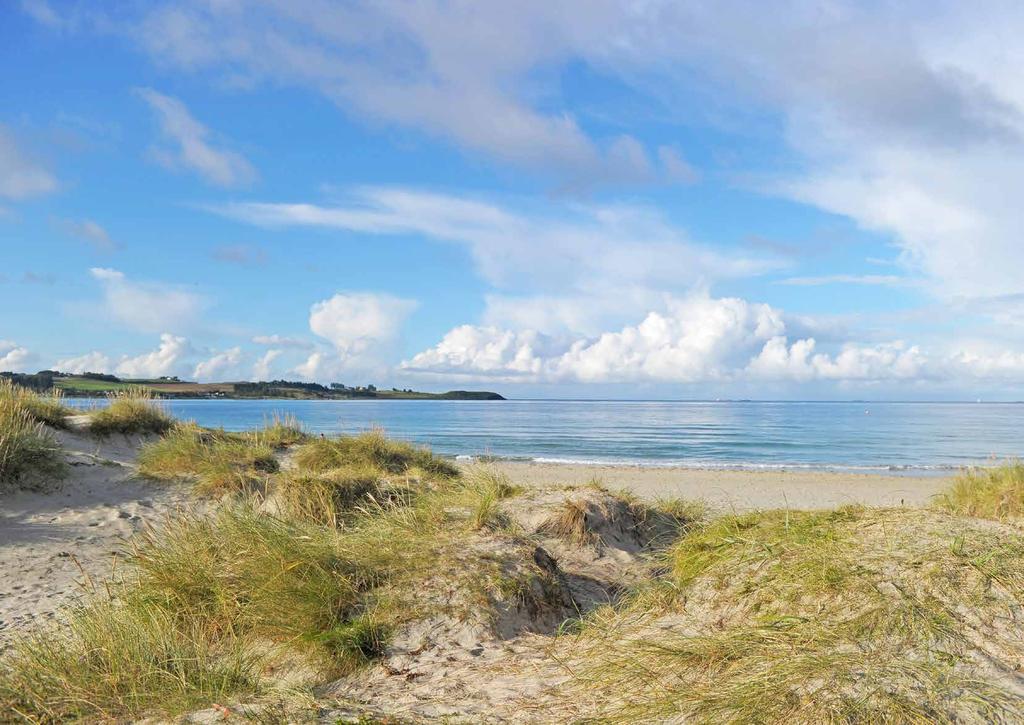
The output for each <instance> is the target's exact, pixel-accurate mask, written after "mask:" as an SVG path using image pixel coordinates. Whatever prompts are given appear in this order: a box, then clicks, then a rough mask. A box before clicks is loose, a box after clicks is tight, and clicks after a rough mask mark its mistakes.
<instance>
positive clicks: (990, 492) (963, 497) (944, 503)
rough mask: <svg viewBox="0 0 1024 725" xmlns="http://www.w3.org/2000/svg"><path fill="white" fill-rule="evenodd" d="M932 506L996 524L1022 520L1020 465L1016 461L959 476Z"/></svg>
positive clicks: (1023, 481) (1022, 476)
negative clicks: (990, 520) (996, 522)
mask: <svg viewBox="0 0 1024 725" xmlns="http://www.w3.org/2000/svg"><path fill="white" fill-rule="evenodd" d="M936 503H937V504H938V505H939V506H940V507H941V508H943V509H945V510H947V511H949V512H951V513H955V514H961V515H963V516H976V517H978V518H984V519H996V520H998V521H1012V520H1017V521H1019V520H1020V519H1021V518H1022V517H1024V464H1022V463H1020V462H1019V461H1015V462H1012V463H1005V464H1003V465H1001V466H996V467H994V468H972V469H968V470H966V471H964V472H962V473H961V474H960V475H959V476H957V477H956V479H955V480H954V481H953V484H952V486H950V488H949V490H947V491H945V492H943V493H941V494H939V496H938V497H937V499H936Z"/></svg>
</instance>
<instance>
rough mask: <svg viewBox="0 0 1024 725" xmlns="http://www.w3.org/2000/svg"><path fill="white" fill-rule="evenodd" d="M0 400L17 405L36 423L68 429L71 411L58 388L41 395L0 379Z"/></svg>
mask: <svg viewBox="0 0 1024 725" xmlns="http://www.w3.org/2000/svg"><path fill="white" fill-rule="evenodd" d="M0 400H10V401H13V402H15V403H17V404H18V405H20V406H21V407H22V408H24V409H25V410H27V411H28V413H29V415H31V416H32V418H33V419H34V420H35V421H36V422H38V423H43V424H44V425H48V426H50V427H51V428H58V429H60V430H63V429H65V428H67V427H68V423H67V417H68V415H70V414H71V411H70V410H68V408H67V406H65V405H64V403H63V400H64V393H63V391H61V390H60V389H59V388H54V389H53V390H51V391H50V392H49V393H46V394H45V395H43V394H40V393H37V392H35V391H33V390H29V389H28V388H24V387H22V386H20V385H15V384H14V383H13V382H12V381H10V380H8V379H6V378H0Z"/></svg>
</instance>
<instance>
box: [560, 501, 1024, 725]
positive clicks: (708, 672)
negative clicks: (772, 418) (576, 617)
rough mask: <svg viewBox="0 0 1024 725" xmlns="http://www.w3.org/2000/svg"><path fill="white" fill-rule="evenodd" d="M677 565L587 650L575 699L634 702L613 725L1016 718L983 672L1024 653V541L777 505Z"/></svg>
mask: <svg viewBox="0 0 1024 725" xmlns="http://www.w3.org/2000/svg"><path fill="white" fill-rule="evenodd" d="M664 565H665V570H666V573H665V575H664V577H663V578H662V579H661V580H660V581H657V582H655V583H653V584H649V585H646V586H643V587H641V588H640V589H639V590H638V591H637V592H635V593H634V594H633V595H632V596H631V597H628V598H626V600H625V601H624V603H623V604H622V605H621V606H620V607H618V608H616V607H605V608H602V609H600V610H598V612H597V613H596V614H594V615H593V616H592V617H590V618H589V620H587V622H586V623H585V625H584V627H583V631H582V633H581V634H579V635H578V639H577V640H576V641H575V643H574V651H575V652H577V653H578V654H579V658H580V659H579V661H578V662H573V663H571V667H572V668H573V669H575V671H576V672H577V678H576V680H575V681H574V684H573V686H572V687H571V688H570V691H571V692H572V693H575V692H576V690H575V689H573V688H584V689H587V690H590V691H593V690H594V689H599V690H600V691H603V692H614V693H623V695H622V696H621V697H618V696H617V697H614V698H609V699H608V700H607V701H605V702H604V703H603V705H602V712H601V718H600V719H601V720H602V721H607V722H633V721H637V720H639V721H661V720H674V719H679V720H682V721H690V720H694V721H698V722H795V723H817V722H855V721H856V722H923V721H942V722H950V721H987V720H1000V719H1004V720H1005V719H1012V717H1014V714H1015V713H1017V714H1019V707H1020V701H1019V699H1018V698H1017V696H1016V695H1015V694H1014V693H1013V691H1012V689H1009V688H1004V687H1003V684H1002V683H1001V682H1000V680H999V679H998V678H991V677H986V676H983V675H982V671H980V670H979V667H978V663H979V662H986V661H988V658H991V657H993V656H996V657H999V658H1002V659H1003V661H1004V662H1009V663H1013V662H1017V661H1019V659H1020V657H1021V656H1022V655H1024V651H1022V649H1021V646H1020V642H1019V636H1018V634H1017V631H1016V630H1017V626H1016V624H1015V623H1013V622H1012V620H1009V619H1007V618H1006V615H1005V613H1006V612H1007V611H1009V610H1012V609H1016V608H1018V607H1019V606H1020V605H1021V604H1022V603H1024V574H1022V573H1021V572H1022V571H1024V539H1022V538H1021V537H1019V536H1013V535H1009V534H1007V533H1006V532H1005V531H996V530H992V529H990V528H985V527H980V526H976V525H971V524H969V522H967V521H966V520H962V521H960V522H958V520H957V519H951V518H950V517H947V516H944V515H942V514H937V513H931V512H927V511H908V510H905V509H892V510H877V509H876V510H871V509H863V508H859V507H844V508H841V509H838V510H835V511H821V512H787V511H768V512H757V513H751V514H744V515H737V516H725V517H722V518H720V519H717V520H712V521H709V522H707V523H705V524H704V525H700V526H697V527H695V528H693V529H692V530H691V531H690V532H689V533H688V534H686V535H684V536H683V537H682V538H681V539H680V540H679V541H678V543H677V544H675V545H674V546H673V547H671V548H670V549H669V550H668V551H667V552H666V554H665V558H664ZM665 623H669V624H668V625H667V626H666V624H665ZM982 643H983V644H982ZM997 653H998V654H997ZM1011 666H1012V665H1011ZM571 696H572V697H575V696H576V695H575V694H573V695H571Z"/></svg>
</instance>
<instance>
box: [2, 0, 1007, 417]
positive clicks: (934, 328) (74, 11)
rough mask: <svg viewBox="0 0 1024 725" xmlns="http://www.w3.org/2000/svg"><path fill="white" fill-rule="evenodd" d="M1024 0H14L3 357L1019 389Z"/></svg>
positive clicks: (483, 380)
mask: <svg viewBox="0 0 1024 725" xmlns="http://www.w3.org/2000/svg"><path fill="white" fill-rule="evenodd" d="M1021 29H1024V13H1022V11H1021V10H1020V9H1019V8H1018V7H1016V6H1015V5H1014V4H1011V3H1006V4H1000V3H993V4H991V6H990V7H988V8H987V11H986V12H985V13H980V12H977V13H972V12H971V11H970V9H969V8H966V7H965V6H963V5H962V4H956V3H949V4H943V3H939V4H935V3H928V4H920V5H916V4H914V3H909V4H908V3H899V4H888V3H867V4H865V3H844V2H827V3H823V2H786V3H782V4H781V5H780V6H779V7H778V8H776V9H774V10H773V11H772V12H771V13H765V12H764V10H763V5H762V4H760V3H743V2H725V3H714V4H711V6H709V5H708V4H704V3H685V2H684V3H679V2H665V3H661V2H651V3H644V4H639V5H638V4H636V3H627V2H611V1H608V2H604V1H599V2H589V1H588V2H571V1H570V2H565V3H557V4H551V3H541V2H536V3H534V2H522V3H512V4H497V3H461V2H423V3H414V4H408V3H400V2H388V1H384V2H375V3H365V4H364V3H354V2H353V3H331V2H321V1H319V0H310V1H309V2H288V3H285V2H273V1H270V0H267V1H265V2H242V1H241V0H238V1H235V0H217V1H213V0H209V1H207V2H200V1H198V0H196V1H194V2H188V1H183V2H178V3H131V4H124V5H119V6H118V7H117V8H116V9H115V8H113V6H110V7H104V6H102V5H97V4H95V3H76V2H61V3H58V2H51V3H47V2H43V0H25V1H24V2H21V3H7V4H5V5H4V6H3V8H2V9H0V61H2V62H3V64H4V67H5V68H7V69H8V72H6V73H4V74H3V76H2V78H0V249H2V252H3V254H2V260H0V304H2V305H3V309H4V310H6V311H8V312H7V314H4V315H2V316H0V369H12V370H28V371H32V370H37V369H42V368H58V369H62V370H67V371H73V372H81V371H85V370H91V371H95V372H117V373H118V374H121V375H125V376H151V375H179V376H182V377H186V378H193V379H203V380H215V379H216V380H224V379H231V380H239V379H266V378H278V377H285V378H291V379H296V378H302V379H310V380H317V381H320V382H325V383H326V382H332V381H340V382H345V383H348V384H362V383H366V382H376V383H377V384H378V385H389V386H390V385H396V386H401V387H407V386H411V387H415V388H419V389H431V390H440V389H450V388H456V387H461V388H467V387H471V388H488V389H497V390H500V391H502V392H505V393H508V394H510V395H515V396H544V397H574V396H579V397H665V398H690V397H699V398H707V397H752V398H954V399H955V398H959V399H974V398H976V397H983V398H985V399H1017V398H1019V397H1020V396H1021V395H1024V391H1022V387H1024V385H1022V384H1024V304H1022V300H1024V284H1022V283H1021V282H1020V276H1021V275H1020V271H1021V269H1024V244H1022V243H1021V240H1020V238H1019V233H1020V232H1019V229H1020V228H1021V226H1022V225H1021V223H1020V222H1021V221H1022V219H1021V212H1020V209H1019V202H1018V200H1017V191H1016V190H1017V189H1019V188H1021V184H1022V182H1024V166H1022V165H1021V164H1020V163H1019V159H1020V158H1021V156H1020V154H1021V152H1022V151H1024V135H1022V134H1024V84H1022V83H1021V82H1020V81H1019V78H1018V77H1017V74H1015V73H1013V72H1012V69H1013V68H1014V67H1019V63H1020V61H1021V60H1024V58H1022V56H1024V45H1021V44H1020V43H1019V40H1018V37H1019V33H1018V31H1019V30H1021Z"/></svg>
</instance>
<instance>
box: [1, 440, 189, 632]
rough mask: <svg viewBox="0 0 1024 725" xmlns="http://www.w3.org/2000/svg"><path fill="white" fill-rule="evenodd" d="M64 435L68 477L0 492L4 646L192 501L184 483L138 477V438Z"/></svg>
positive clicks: (108, 571)
mask: <svg viewBox="0 0 1024 725" xmlns="http://www.w3.org/2000/svg"><path fill="white" fill-rule="evenodd" d="M58 435H59V438H60V440H61V444H62V445H63V446H64V448H65V450H66V451H67V452H68V453H67V459H68V463H69V464H70V467H69V472H68V476H67V478H66V479H65V480H64V481H62V482H61V483H58V484H52V485H51V486H49V487H47V488H46V489H43V490H40V491H16V492H13V493H3V494H0V651H2V650H3V649H4V647H5V645H6V643H7V642H9V640H10V637H11V635H12V634H13V633H14V632H15V631H16V630H26V629H31V628H32V625H33V624H34V623H38V622H41V621H46V620H48V619H52V618H53V617H54V613H55V612H56V610H57V609H58V608H59V607H61V606H62V605H65V604H68V603H70V602H71V601H73V599H74V598H75V597H77V596H79V595H81V594H82V593H83V592H84V591H85V590H86V588H87V587H88V586H89V583H90V581H91V582H94V583H96V584H102V582H103V581H104V580H106V579H107V578H109V576H110V574H111V571H112V570H113V569H114V568H115V567H116V563H117V559H118V556H119V554H120V553H121V552H122V551H123V550H124V548H125V546H126V545H127V542H128V539H130V537H131V536H132V535H133V534H134V533H136V532H137V531H139V530H140V529H141V528H142V527H143V526H145V524H146V522H147V521H156V520H158V519H160V518H162V517H163V516H164V515H166V514H167V513H168V512H170V511H173V510H175V509H177V508H179V507H180V506H183V505H187V504H189V497H188V494H187V490H186V489H185V488H184V487H178V486H168V485H167V484H163V483H161V484H156V483H151V482H146V481H142V480H138V479H136V478H134V472H135V457H136V454H137V452H138V449H139V446H140V445H141V443H142V441H141V440H140V439H139V438H138V437H135V438H129V437H126V436H112V437H110V438H108V439H106V440H102V441H99V440H96V439H94V438H92V437H90V436H88V435H84V434H75V433H60V434H58Z"/></svg>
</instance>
